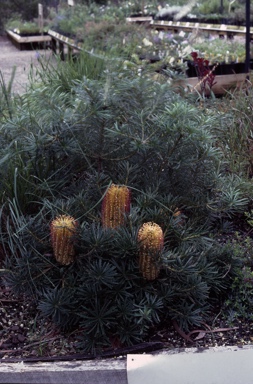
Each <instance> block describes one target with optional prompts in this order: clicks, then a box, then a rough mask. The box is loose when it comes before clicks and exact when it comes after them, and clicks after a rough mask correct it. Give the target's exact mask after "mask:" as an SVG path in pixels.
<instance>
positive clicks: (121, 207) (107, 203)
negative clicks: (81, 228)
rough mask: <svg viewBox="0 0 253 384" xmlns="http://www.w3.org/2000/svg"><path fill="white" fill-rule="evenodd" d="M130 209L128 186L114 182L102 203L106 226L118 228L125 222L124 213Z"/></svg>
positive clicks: (104, 224)
mask: <svg viewBox="0 0 253 384" xmlns="http://www.w3.org/2000/svg"><path fill="white" fill-rule="evenodd" d="M129 210H130V191H129V189H128V188H127V187H126V186H119V185H115V184H112V185H111V186H110V188H108V191H107V193H106V195H105V197H104V200H103V203H102V224H103V227H104V228H117V227H119V226H121V225H123V224H124V219H125V218H124V214H125V213H126V212H129Z"/></svg>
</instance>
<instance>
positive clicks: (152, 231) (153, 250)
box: [138, 222, 164, 280]
mask: <svg viewBox="0 0 253 384" xmlns="http://www.w3.org/2000/svg"><path fill="white" fill-rule="evenodd" d="M138 242H139V268H140V272H141V273H142V275H143V277H144V278H145V279H147V280H155V279H156V278H157V277H158V275H159V272H160V268H159V266H158V265H157V261H158V259H159V255H160V253H161V251H162V248H163V245H164V235H163V230H162V228H161V227H160V226H159V225H158V224H155V223H152V222H148V223H144V224H143V225H142V227H141V228H140V229H139V232H138Z"/></svg>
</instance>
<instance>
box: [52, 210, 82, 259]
mask: <svg viewBox="0 0 253 384" xmlns="http://www.w3.org/2000/svg"><path fill="white" fill-rule="evenodd" d="M76 228H77V222H76V221H75V219H74V218H73V217H71V216H67V215H60V216H57V217H56V219H55V220H53V221H52V222H51V241H52V246H53V251H54V256H55V258H56V260H57V261H58V263H60V264H62V265H68V264H71V263H72V262H73V261H74V257H75V250H74V245H73V236H74V235H75V233H76Z"/></svg>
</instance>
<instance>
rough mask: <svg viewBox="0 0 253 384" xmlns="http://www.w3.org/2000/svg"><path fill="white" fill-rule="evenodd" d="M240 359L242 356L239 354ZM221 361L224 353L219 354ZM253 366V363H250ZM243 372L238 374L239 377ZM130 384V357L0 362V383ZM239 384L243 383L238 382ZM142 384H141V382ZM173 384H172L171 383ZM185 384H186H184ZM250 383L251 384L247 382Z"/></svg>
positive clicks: (168, 352) (195, 351) (191, 351)
mask: <svg viewBox="0 0 253 384" xmlns="http://www.w3.org/2000/svg"><path fill="white" fill-rule="evenodd" d="M246 350H249V351H250V355H251V354H252V351H253V345H247V346H243V347H242V348H240V347H238V346H231V347H213V348H206V349H203V348H202V349H201V348H185V349H164V350H162V351H156V352H152V353H149V355H153V356H160V355H161V356H166V355H175V354H179V355H182V356H186V355H189V354H192V356H193V355H195V354H198V355H199V354H203V353H204V354H205V353H210V352H213V353H215V354H217V353H223V352H227V353H229V352H236V351H246ZM130 356H131V355H128V357H130ZM236 356H240V354H236ZM220 357H221V359H222V354H221V355H220ZM249 363H250V362H249ZM239 373H240V372H238V374H239ZM49 383H50V384H84V383H87V384H98V383H101V384H128V379H127V357H126V356H120V357H117V358H110V359H97V360H86V361H81V360H74V361H67V362H52V363H45V362H44V363H43V362H36V363H31V362H30V363H26V362H20V363H9V362H4V360H2V362H1V363H0V384H49ZM238 383H240V380H238ZM140 384H141V383H140ZM171 384H173V383H171ZM182 384H184V383H182ZM224 384H229V383H224ZM245 384H248V383H245Z"/></svg>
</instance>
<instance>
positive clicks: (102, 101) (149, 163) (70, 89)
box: [0, 54, 251, 352]
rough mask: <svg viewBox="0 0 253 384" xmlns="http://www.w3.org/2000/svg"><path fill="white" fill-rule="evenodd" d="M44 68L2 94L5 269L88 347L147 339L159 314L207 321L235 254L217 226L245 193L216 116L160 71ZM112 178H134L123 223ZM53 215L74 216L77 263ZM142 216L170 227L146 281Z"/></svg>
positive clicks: (108, 66)
mask: <svg viewBox="0 0 253 384" xmlns="http://www.w3.org/2000/svg"><path fill="white" fill-rule="evenodd" d="M43 65H46V64H43ZM80 71H81V72H80ZM77 73H78V75H77ZM81 73H82V75H81ZM40 78H41V83H40V84H36V83H32V84H31V88H30V90H28V92H27V93H26V94H24V95H23V96H21V97H19V98H18V99H14V100H12V99H8V94H7V93H6V95H5V96H6V97H5V98H3V99H2V112H1V136H0V138H1V150H0V155H1V156H0V157H1V170H0V173H1V186H0V195H1V201H2V208H1V238H2V248H3V252H4V253H5V255H6V262H5V268H6V272H5V275H4V276H5V281H6V283H7V284H9V285H10V286H11V287H12V288H13V290H14V291H15V292H16V293H18V294H25V295H27V297H28V298H32V299H34V300H35V302H36V303H37V304H38V309H39V310H40V312H41V314H42V316H45V317H49V318H50V319H52V320H53V321H54V322H55V323H56V324H57V325H58V326H59V327H61V328H63V329H71V328H73V327H80V329H81V330H82V337H81V344H80V345H81V346H82V348H83V349H85V350H88V351H93V352H95V351H98V350H100V348H103V347H105V346H107V345H112V344H113V343H114V342H117V345H129V344H133V343H137V342H139V341H143V340H146V339H147V338H148V337H149V334H150V333H151V332H152V329H153V328H154V326H156V327H157V326H159V325H161V324H164V323H165V322H171V321H175V322H176V323H177V324H179V326H180V327H181V328H182V329H185V330H188V329H189V328H190V327H191V326H199V325H200V324H201V322H202V321H203V320H207V319H208V317H209V316H210V313H211V311H212V308H213V307H214V306H215V305H217V304H218V303H220V300H221V299H222V298H223V297H225V296H226V291H227V288H228V287H229V286H230V284H231V282H232V280H233V278H234V276H236V275H237V268H238V266H239V265H240V259H239V258H238V257H234V254H233V252H232V250H231V248H229V247H228V246H223V245H221V244H220V243H219V242H218V241H217V234H218V233H219V231H220V228H221V227H222V226H223V230H224V228H225V227H226V225H227V226H229V224H228V220H230V221H231V218H233V217H235V215H238V214H243V212H244V211H245V210H246V209H247V207H248V204H249V202H250V193H251V187H250V186H249V185H248V184H247V182H245V181H244V179H243V178H241V177H239V175H235V174H234V175H233V174H229V173H227V171H226V170H227V159H226V158H225V157H224V153H223V152H222V150H221V149H220V148H219V146H217V138H216V136H215V134H214V128H215V126H218V125H219V124H220V116H219V115H217V114H213V113H210V109H209V108H207V109H205V108H203V109H201V108H199V107H198V106H197V105H195V104H194V102H193V100H191V99H187V98H185V97H182V96H180V95H179V94H176V93H175V92H174V91H173V90H172V89H171V88H170V86H169V85H168V84H166V83H158V82H156V81H154V80H153V79H151V78H150V76H147V75H144V74H143V75H137V73H136V72H131V71H128V70H126V69H124V66H123V65H120V63H119V62H114V61H110V60H106V59H101V58H97V57H95V56H90V55H87V54H85V55H83V56H82V55H81V57H80V58H79V59H78V60H77V61H76V62H69V63H65V64H64V65H61V64H59V65H58V66H57V67H56V68H55V67H52V68H51V67H50V66H48V67H47V71H46V72H44V71H43V68H42V73H41V77H40ZM207 107H208V106H207ZM207 111H209V112H207ZM211 127H213V131H212V129H210V128H211ZM112 183H114V184H115V185H122V186H127V188H128V189H129V191H130V192H131V194H130V195H131V205H130V211H129V212H128V211H126V213H125V222H124V224H123V225H120V226H119V227H117V228H107V227H105V226H103V225H102V221H101V215H102V201H103V199H104V196H105V194H106V192H107V190H108V187H109V186H110V185H111V184H112ZM58 215H70V216H71V217H73V218H74V219H75V220H76V222H77V231H75V234H74V239H73V241H74V247H75V260H74V262H73V263H71V264H69V265H61V264H60V263H59V262H57V261H56V259H55V257H54V253H53V246H52V243H51V236H50V223H51V222H52V220H53V219H55V218H56V217H57V216H58ZM146 222H153V223H156V224H157V225H158V226H160V228H161V229H162V231H163V236H164V246H163V248H162V250H161V253H160V252H159V255H157V256H158V257H157V258H156V261H154V262H155V263H157V266H158V267H159V271H160V273H159V274H158V277H157V278H156V279H155V280H152V281H150V280H147V279H146V278H144V277H143V275H142V273H141V271H140V270H139V256H140V254H139V245H140V244H139V243H138V231H139V229H140V227H141V226H142V225H143V224H144V223H146ZM226 223H227V224H226Z"/></svg>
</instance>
